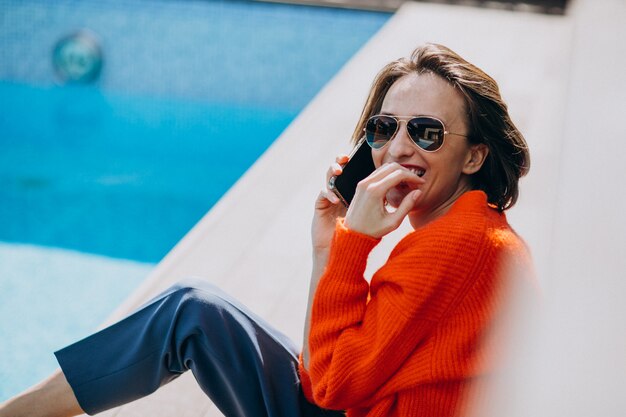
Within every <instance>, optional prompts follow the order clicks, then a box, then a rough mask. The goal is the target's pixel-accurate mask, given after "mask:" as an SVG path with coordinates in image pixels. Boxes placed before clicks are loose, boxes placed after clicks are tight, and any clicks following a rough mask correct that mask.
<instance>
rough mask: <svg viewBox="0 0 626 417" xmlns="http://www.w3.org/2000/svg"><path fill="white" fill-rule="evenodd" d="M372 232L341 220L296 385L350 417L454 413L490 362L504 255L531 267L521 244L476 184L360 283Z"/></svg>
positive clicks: (506, 271)
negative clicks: (355, 228)
mask: <svg viewBox="0 0 626 417" xmlns="http://www.w3.org/2000/svg"><path fill="white" fill-rule="evenodd" d="M378 241H379V240H377V239H374V238H371V237H369V236H365V235H362V234H359V233H356V232H353V231H350V230H348V229H346V228H345V227H344V226H343V223H342V222H341V221H340V222H338V225H337V229H336V231H335V236H334V238H333V242H332V246H331V252H330V258H329V262H328V265H327V268H326V270H325V272H324V274H323V276H322V277H321V279H320V282H319V285H318V288H317V291H316V293H315V297H314V302H313V310H312V318H311V330H310V335H309V346H310V352H311V357H310V369H309V370H305V369H304V366H303V364H302V361H301V362H300V376H301V380H302V387H303V390H304V393H305V395H306V396H307V398H308V399H309V401H311V402H314V403H316V404H317V405H319V406H320V407H323V408H328V409H340V410H347V415H348V416H349V417H357V416H368V417H374V416H437V417H442V416H454V415H459V414H461V413H462V411H463V407H462V406H463V403H464V399H465V398H466V396H467V394H468V392H469V390H470V389H471V388H473V384H474V382H475V381H478V380H480V379H481V378H478V377H481V376H484V375H486V374H488V373H489V372H490V371H491V368H493V366H494V365H493V363H492V362H493V360H492V359H493V358H491V356H490V355H491V353H492V352H493V350H492V349H491V348H490V349H487V347H486V346H484V345H486V343H483V342H484V341H485V340H487V338H486V337H485V336H487V333H488V331H489V329H490V324H491V323H492V322H493V320H494V319H495V318H496V316H497V315H498V313H499V312H500V311H501V309H502V306H503V304H505V303H506V300H505V299H504V298H505V296H504V291H502V288H503V285H502V284H505V283H506V284H508V282H507V281H508V280H510V279H512V278H511V277H512V276H513V275H516V274H511V273H510V272H511V271H510V267H511V265H514V268H515V269H516V270H519V269H527V270H532V265H531V263H530V258H529V255H528V252H527V249H526V246H525V244H524V243H523V241H522V240H521V239H520V238H519V237H518V236H517V235H516V234H515V233H514V232H513V231H512V229H511V228H510V226H509V225H508V223H507V220H506V216H505V215H504V213H500V212H498V211H497V210H495V209H493V208H491V207H489V206H488V204H487V197H486V195H485V194H484V193H483V192H482V191H471V192H467V193H465V194H464V195H462V196H461V197H460V198H459V199H458V200H457V201H456V202H455V203H454V205H453V206H452V207H451V208H450V210H449V211H448V212H447V213H446V214H445V215H443V216H441V217H440V218H438V219H437V220H435V221H433V222H431V223H429V224H428V225H426V226H424V227H422V228H420V229H417V230H415V231H412V232H411V233H409V234H408V235H407V236H406V237H405V238H404V239H402V240H401V241H400V242H399V243H398V245H397V246H396V247H395V248H394V249H393V251H392V252H391V255H390V256H389V259H388V260H387V262H386V263H385V265H383V266H382V267H381V268H380V269H379V270H378V271H377V272H376V273H375V274H374V276H373V277H372V280H371V284H368V282H367V281H366V280H365V279H364V278H363V273H364V271H365V266H366V262H367V258H368V255H369V253H370V251H371V250H372V249H373V248H374V246H376V244H377V243H378ZM507 286H508V285H507ZM368 299H369V301H368ZM489 339H492V338H489ZM487 352H489V353H487Z"/></svg>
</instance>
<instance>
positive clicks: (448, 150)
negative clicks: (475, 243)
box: [372, 73, 487, 227]
mask: <svg viewBox="0 0 626 417" xmlns="http://www.w3.org/2000/svg"><path fill="white" fill-rule="evenodd" d="M380 114H387V115H393V116H433V117H436V118H437V119H439V120H441V121H442V122H443V124H444V125H445V129H446V131H448V132H454V133H458V134H462V135H467V133H468V132H469V127H468V125H467V116H466V110H465V102H464V100H463V96H462V95H461V93H459V92H458V91H457V90H456V89H455V88H454V87H453V86H452V85H451V84H449V83H448V82H447V81H445V80H444V79H443V78H441V77H439V76H438V75H435V74H432V73H423V74H417V73H413V74H408V75H405V76H403V77H401V78H399V79H398V80H397V81H396V82H395V83H394V84H393V85H392V86H391V87H390V89H389V91H388V92H387V95H386V96H385V99H384V101H383V104H382V108H381V111H380ZM403 120H406V119H403ZM486 149H487V148H486V147H485V146H484V145H470V144H469V142H468V140H467V138H465V137H462V136H457V135H449V134H448V135H445V138H444V142H443V145H442V146H441V148H439V149H438V150H436V151H435V152H426V151H424V150H422V149H421V148H419V147H418V146H417V145H415V144H414V143H413V141H412V140H411V138H410V137H409V136H408V134H407V130H406V121H401V122H400V126H399V127H398V131H397V132H396V134H395V136H394V137H393V138H392V139H391V141H390V142H389V143H387V144H386V145H385V146H384V147H383V148H382V149H372V156H373V159H374V164H375V165H376V167H377V168H378V167H379V166H381V165H382V164H385V163H388V162H397V163H399V164H400V165H402V166H404V167H406V168H409V169H412V170H414V171H415V170H423V171H424V175H423V176H422V178H423V179H424V180H425V183H424V184H422V185H420V186H418V187H414V186H413V187H411V186H408V185H407V184H405V183H402V184H400V185H398V186H396V187H394V188H392V189H391V190H390V191H389V192H388V193H387V196H386V197H387V202H388V204H389V205H391V206H392V207H398V205H399V204H400V202H401V201H402V199H403V198H404V197H405V196H406V195H407V194H408V193H409V192H410V191H412V190H413V189H415V188H419V189H420V190H421V191H422V196H421V198H420V199H418V200H417V202H416V205H415V208H414V209H413V211H412V212H411V213H410V214H409V218H410V220H411V224H412V225H413V226H414V227H419V226H420V225H423V224H425V223H426V222H428V221H430V220H432V219H434V218H436V217H438V216H439V215H441V214H443V213H445V211H447V209H448V208H449V207H450V206H451V204H452V203H453V202H454V201H455V200H456V199H457V198H458V197H459V196H460V195H461V194H463V193H464V192H465V191H468V190H470V189H471V184H470V181H469V175H471V174H473V173H475V172H476V171H478V169H480V166H481V165H482V162H483V161H484V158H485V157H486V154H487V150H486Z"/></svg>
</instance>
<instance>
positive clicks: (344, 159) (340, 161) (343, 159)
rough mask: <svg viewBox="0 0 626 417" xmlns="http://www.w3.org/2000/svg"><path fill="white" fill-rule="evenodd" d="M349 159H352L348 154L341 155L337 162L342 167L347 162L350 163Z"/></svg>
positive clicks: (336, 159)
mask: <svg viewBox="0 0 626 417" xmlns="http://www.w3.org/2000/svg"><path fill="white" fill-rule="evenodd" d="M348 159H350V157H349V156H348V155H346V154H341V155H338V156H337V157H336V158H335V162H337V163H338V164H340V165H343V164H345V163H346V162H348Z"/></svg>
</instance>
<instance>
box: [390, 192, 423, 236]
mask: <svg viewBox="0 0 626 417" xmlns="http://www.w3.org/2000/svg"><path fill="white" fill-rule="evenodd" d="M421 196H422V191H421V190H413V191H411V192H410V193H408V194H407V195H405V196H404V198H403V199H402V202H401V203H400V205H399V206H398V208H397V209H396V210H395V211H394V212H393V213H389V218H390V219H391V220H392V223H393V224H392V227H393V229H394V230H395V229H396V228H397V227H398V226H400V223H402V221H403V220H404V218H405V217H406V216H407V215H408V214H409V212H410V211H411V210H413V207H415V204H417V201H418V200H419V199H420V198H421Z"/></svg>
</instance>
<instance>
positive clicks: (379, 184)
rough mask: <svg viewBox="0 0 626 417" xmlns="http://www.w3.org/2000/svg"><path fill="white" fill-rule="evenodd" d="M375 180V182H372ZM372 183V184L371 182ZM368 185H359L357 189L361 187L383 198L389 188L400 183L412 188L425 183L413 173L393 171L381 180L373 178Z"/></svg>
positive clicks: (401, 170)
mask: <svg viewBox="0 0 626 417" xmlns="http://www.w3.org/2000/svg"><path fill="white" fill-rule="evenodd" d="M374 180H375V181H374ZM372 181H374V182H372ZM372 181H370V182H369V183H367V182H366V183H363V184H359V186H357V187H362V188H364V189H367V190H369V191H370V193H373V194H375V195H378V196H384V195H386V194H387V191H389V190H390V189H391V188H393V187H395V186H397V185H399V184H400V183H403V182H404V183H406V184H410V185H413V186H419V185H421V184H423V183H424V182H425V181H424V180H423V179H422V178H420V177H419V176H417V175H416V174H415V173H413V172H411V171H409V170H408V169H395V170H392V171H391V172H388V173H387V174H386V175H385V176H383V177H382V178H374V179H373V180H372Z"/></svg>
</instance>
